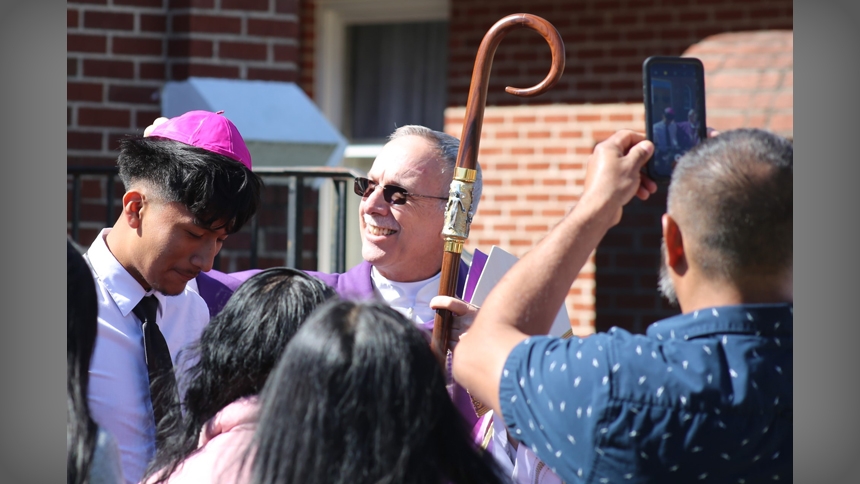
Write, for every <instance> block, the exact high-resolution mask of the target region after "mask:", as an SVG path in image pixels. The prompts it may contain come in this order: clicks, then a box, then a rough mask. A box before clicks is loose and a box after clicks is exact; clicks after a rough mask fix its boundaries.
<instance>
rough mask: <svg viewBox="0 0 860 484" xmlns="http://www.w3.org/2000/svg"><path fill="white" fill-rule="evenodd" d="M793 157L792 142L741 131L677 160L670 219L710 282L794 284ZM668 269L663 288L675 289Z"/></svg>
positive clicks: (690, 257) (704, 144)
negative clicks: (792, 279) (677, 227)
mask: <svg viewBox="0 0 860 484" xmlns="http://www.w3.org/2000/svg"><path fill="white" fill-rule="evenodd" d="M793 158H794V150H793V148H792V144H791V142H790V141H789V140H787V139H785V138H783V137H781V136H777V135H775V134H773V133H769V132H767V131H763V130H759V129H738V130H733V131H727V132H724V133H722V134H720V135H719V136H716V137H713V138H710V139H708V140H705V141H703V142H702V143H700V144H699V145H697V146H696V147H694V148H693V149H691V150H690V151H689V152H687V154H685V155H684V156H683V157H682V158H681V159H680V160H679V161H678V164H677V166H676V167H675V169H674V172H673V174H672V181H671V183H670V185H669V194H668V215H669V216H670V217H671V218H672V219H674V221H675V222H676V223H677V225H678V226H679V227H680V229H681V231H682V233H683V236H684V239H683V241H684V242H683V244H684V251H685V253H686V256H687V259H688V263H689V264H691V265H694V266H695V267H696V268H697V269H699V270H701V273H702V275H703V276H704V277H706V278H707V279H709V280H715V281H723V282H727V283H729V284H733V285H735V286H738V287H741V288H743V287H742V286H744V285H745V284H747V283H749V284H752V285H755V284H757V285H761V284H762V282H764V283H765V284H769V283H768V281H771V282H773V281H780V280H788V281H789V283H790V274H791V270H792V256H793V246H792V237H793V235H792V231H793V177H794V165H793ZM664 223H665V221H664ZM664 233H665V229H664ZM664 253H665V249H664ZM664 257H665V254H664ZM663 272H664V274H663V277H662V279H663V280H662V281H661V286H663V285H664V283H666V284H668V279H667V277H668V276H667V275H666V269H665V267H664V268H663ZM786 277H787V279H786ZM669 289H671V288H669ZM663 292H664V294H665V293H666V292H667V291H665V290H664V291H663ZM669 292H671V291H669ZM670 299H671V298H670Z"/></svg>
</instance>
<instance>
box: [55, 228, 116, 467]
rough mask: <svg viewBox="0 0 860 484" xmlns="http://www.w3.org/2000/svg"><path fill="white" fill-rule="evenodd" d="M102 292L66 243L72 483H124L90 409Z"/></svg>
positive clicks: (68, 447) (68, 457)
mask: <svg viewBox="0 0 860 484" xmlns="http://www.w3.org/2000/svg"><path fill="white" fill-rule="evenodd" d="M98 314H99V309H98V302H97V300H96V286H95V282H93V275H92V272H90V268H89V266H87V263H86V261H84V258H83V256H82V255H81V253H80V252H78V250H77V249H76V248H75V247H74V245H72V242H71V241H69V240H66V374H67V377H68V378H67V380H68V382H67V386H66V481H67V483H68V484H83V483H90V484H100V483H110V484H115V483H119V482H121V481H122V470H121V469H120V460H119V449H118V448H117V445H116V442H115V441H114V439H113V437H111V435H110V434H109V433H108V432H107V431H105V430H104V429H102V428H100V427H99V426H98V425H97V424H96V423H95V422H94V421H93V419H92V418H91V417H90V410H89V405H88V403H87V390H88V388H89V370H90V359H91V358H92V355H93V348H95V344H96V331H97V327H98Z"/></svg>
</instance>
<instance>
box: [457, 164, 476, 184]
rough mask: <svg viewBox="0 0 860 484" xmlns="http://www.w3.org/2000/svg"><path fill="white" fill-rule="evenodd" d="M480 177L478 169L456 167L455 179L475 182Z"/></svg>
mask: <svg viewBox="0 0 860 484" xmlns="http://www.w3.org/2000/svg"><path fill="white" fill-rule="evenodd" d="M477 178H478V170H473V169H471V168H456V169H454V179H455V180H459V181H462V182H466V183H473V182H474V181H475V180H476V179H477Z"/></svg>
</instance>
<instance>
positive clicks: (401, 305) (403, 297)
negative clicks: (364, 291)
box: [370, 267, 442, 329]
mask: <svg viewBox="0 0 860 484" xmlns="http://www.w3.org/2000/svg"><path fill="white" fill-rule="evenodd" d="M441 277H442V273H441V272H440V273H437V274H436V275H435V276H433V277H431V278H429V279H424V280H423V281H415V282H398V281H392V280H390V279H387V278H386V277H385V276H383V275H382V274H380V273H379V271H378V270H377V269H376V267H372V268H371V270H370V279H371V280H372V281H373V287H374V288H376V290H377V291H378V292H379V295H380V296H382V299H383V300H385V302H386V303H388V305H389V306H391V307H392V308H394V309H397V310H398V311H400V312H401V313H403V314H404V315H406V317H408V318H410V319H412V320H413V321H415V322H416V323H418V325H419V326H421V327H423V328H425V329H426V328H428V327H429V328H432V325H433V317H434V316H435V314H436V312H435V311H434V310H432V309H430V300H431V299H433V297H435V296H437V295H438V294H439V280H440V279H441Z"/></svg>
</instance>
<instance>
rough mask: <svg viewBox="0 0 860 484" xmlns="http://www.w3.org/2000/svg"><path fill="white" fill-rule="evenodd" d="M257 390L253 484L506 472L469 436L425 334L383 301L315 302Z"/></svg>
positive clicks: (458, 478)
mask: <svg viewBox="0 0 860 484" xmlns="http://www.w3.org/2000/svg"><path fill="white" fill-rule="evenodd" d="M260 398H261V410H260V421H259V425H258V427H257V433H256V434H255V436H254V443H253V449H254V453H255V457H254V461H253V479H252V482H254V483H256V484H282V483H302V484H313V483H325V484H329V483H350V484H363V483H392V484H394V483H428V484H443V483H449V482H450V483H495V482H502V480H503V478H501V477H499V476H500V474H499V472H498V470H497V468H496V467H495V466H494V463H493V462H492V458H491V457H490V456H489V455H487V454H485V453H483V452H482V451H481V450H479V449H478V448H477V446H475V445H474V443H473V442H472V440H471V439H470V437H469V433H468V431H467V429H466V426H465V424H464V422H463V421H462V417H461V416H460V414H459V413H458V411H457V409H456V408H455V407H454V404H453V403H452V402H451V398H450V397H449V396H448V392H447V390H446V389H445V376H444V374H443V372H442V368H441V366H440V365H439V363H438V362H437V361H436V359H435V357H434V356H433V354H432V353H431V351H430V347H429V345H428V344H427V340H426V339H425V337H424V336H423V335H422V334H421V333H420V332H419V330H418V329H417V328H415V325H414V323H411V322H410V321H408V320H407V319H405V317H404V316H403V315H401V314H400V313H398V312H397V311H396V310H394V309H391V308H390V307H388V306H386V305H382V304H380V303H359V302H352V301H332V302H330V303H327V304H326V305H325V306H323V307H321V308H320V309H319V310H318V311H317V312H316V313H315V314H314V315H313V316H312V317H311V318H310V319H309V320H308V322H307V323H306V324H305V325H304V326H303V327H302V328H301V329H300V330H299V332H298V333H297V334H296V336H295V337H294V338H293V340H292V341H291V342H290V344H289V345H288V346H287V350H286V351H285V352H284V355H283V357H282V358H281V360H280V361H279V362H278V366H277V368H276V370H275V371H274V373H272V376H271V378H269V381H268V382H267V384H266V387H265V389H264V390H263V393H262V394H261V397H260Z"/></svg>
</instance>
